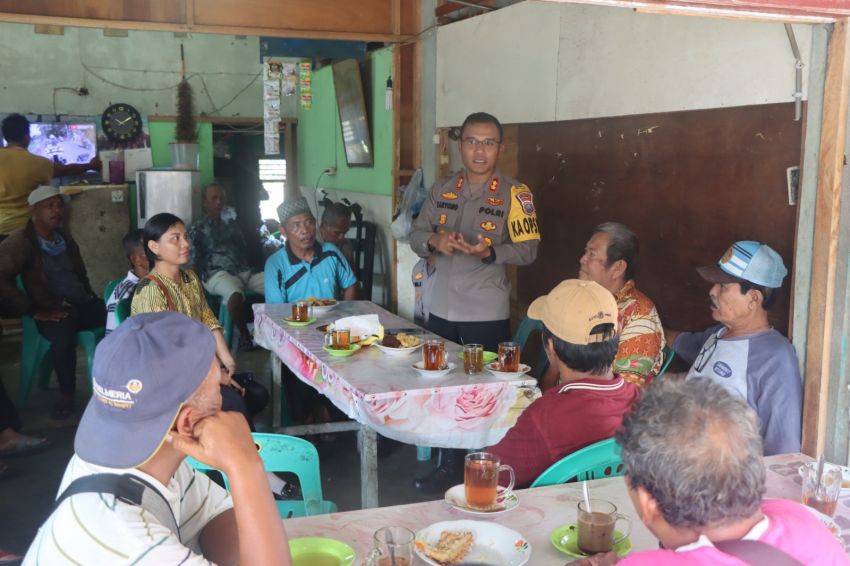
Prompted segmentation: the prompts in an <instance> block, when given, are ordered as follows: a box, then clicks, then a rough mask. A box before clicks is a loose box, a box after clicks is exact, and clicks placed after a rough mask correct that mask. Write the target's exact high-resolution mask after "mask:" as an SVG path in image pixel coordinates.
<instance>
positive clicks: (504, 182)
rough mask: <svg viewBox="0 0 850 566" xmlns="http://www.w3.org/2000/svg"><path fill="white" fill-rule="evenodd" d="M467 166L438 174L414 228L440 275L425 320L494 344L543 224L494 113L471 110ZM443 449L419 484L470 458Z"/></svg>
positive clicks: (457, 337) (435, 485)
mask: <svg viewBox="0 0 850 566" xmlns="http://www.w3.org/2000/svg"><path fill="white" fill-rule="evenodd" d="M458 146H459V148H460V152H461V157H462V159H463V165H464V168H463V170H462V171H460V172H459V173H456V174H454V175H452V176H449V177H445V178H443V179H440V180H439V181H437V182H436V183H435V184H434V186H432V187H431V190H430V191H429V195H428V199H427V200H426V201H425V204H424V205H423V207H422V211H421V212H420V214H419V217H418V218H417V219H416V221H415V222H414V223H413V229H412V230H411V233H410V247H411V248H412V249H413V251H414V252H415V253H416V254H417V255H419V256H420V257H428V256H431V255H435V256H436V272H435V277H436V280H435V281H434V284H433V291H432V295H431V314H430V316H429V318H428V322H427V325H426V327H427V328H428V330H430V331H432V332H434V333H435V334H438V335H440V336H442V337H443V338H445V339H447V340H451V341H453V342H456V343H465V344H473V343H474V344H483V345H484V348H485V349H486V350H489V351H495V350H496V349H497V347H498V344H499V342H503V341H506V340H510V337H511V328H510V312H509V309H510V291H511V286H510V282H509V281H508V277H507V273H506V272H505V265H507V264H512V265H528V264H530V263H531V262H533V261H534V259H535V258H536V257H537V247H538V244H539V243H540V231H539V229H538V226H537V215H536V214H535V210H534V200H533V198H532V195H531V191H530V190H529V189H528V187H526V186H525V185H523V184H521V183H519V182H517V181H516V180H514V179H511V178H510V177H507V176H506V175H503V174H502V173H501V172H500V171H499V170H498V169H497V168H496V164H497V161H498V159H499V155H500V154H501V152H502V148H503V145H502V125H501V124H500V123H499V121H498V120H497V119H496V118H495V117H494V116H492V115H490V114H487V113H485V112H476V113H474V114H470V115H469V116H467V118H466V120H464V122H463V126H462V127H461V137H460V140H459V142H458ZM457 452H458V451H453V450H444V451H443V458H442V460H443V463H442V465H441V466H440V468H438V469H437V470H436V471H435V472H434V473H433V474H432V475H431V476H429V477H426V478H423V479H419V480H417V481H416V482H415V485H416V487H418V488H422V489H425V490H439V489H441V488H442V487H443V485H444V484H446V483H447V482H448V481H451V480H452V479H454V478H453V476H454V475H455V474H456V472H457V468H458V464H457V461H458V460H459V467H460V468H461V469H462V466H463V458H462V457H461V455H460V454H458V453H457Z"/></svg>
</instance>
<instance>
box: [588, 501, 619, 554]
mask: <svg viewBox="0 0 850 566" xmlns="http://www.w3.org/2000/svg"><path fill="white" fill-rule="evenodd" d="M618 520H622V521H626V523H628V526H627V528H626V532H625V534H622V535H620V536H619V537H617V538H616V539H615V538H614V525H615V524H616V523H617V521H618ZM577 526H578V548H579V550H581V551H582V552H584V553H585V554H596V553H597V552H610V551H611V550H613V549H614V546H616V545H617V544H618V543H620V542H621V541H623V540H625V538H626V537H628V536H629V533H630V532H631V530H632V521H631V519H629V518H628V517H626V516H625V515H621V514H620V513H617V506H616V505H614V504H613V503H611V502H610V501H603V500H602V499H591V500H590V510H588V507H587V504H586V503H585V502H584V501H579V503H578V523H577Z"/></svg>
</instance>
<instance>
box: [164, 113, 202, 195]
mask: <svg viewBox="0 0 850 566" xmlns="http://www.w3.org/2000/svg"><path fill="white" fill-rule="evenodd" d="M148 128H149V131H150V136H151V154H152V155H153V166H154V167H171V149H169V147H168V144H169V143H171V142H173V141H174V131H175V125H174V122H148ZM198 143H200V144H201V158H200V161H201V164H200V166H201V185H202V186H203V185H206V184H207V183H211V182H212V181H213V141H212V124H210V123H209V122H200V123H199V124H198Z"/></svg>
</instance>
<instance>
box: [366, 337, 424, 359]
mask: <svg viewBox="0 0 850 566" xmlns="http://www.w3.org/2000/svg"><path fill="white" fill-rule="evenodd" d="M374 345H375V347H376V348H377V349H379V350H380V351H382V352H383V353H385V354H390V355H391V356H404V355H407V354H409V353H411V352H415V351H416V350H418V349H419V348H421V347H422V339H421V338H419V337H418V336H414V335H413V334H406V333H404V332H399V333H398V334H386V335H384V338H383V340H381V341H380V342H375V344H374Z"/></svg>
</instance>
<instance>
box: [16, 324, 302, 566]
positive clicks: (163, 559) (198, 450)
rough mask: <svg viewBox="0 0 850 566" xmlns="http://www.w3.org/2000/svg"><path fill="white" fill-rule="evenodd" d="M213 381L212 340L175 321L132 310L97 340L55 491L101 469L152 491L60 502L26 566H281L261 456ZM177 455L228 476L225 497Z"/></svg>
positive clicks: (202, 329)
mask: <svg viewBox="0 0 850 566" xmlns="http://www.w3.org/2000/svg"><path fill="white" fill-rule="evenodd" d="M220 380H221V369H220V364H219V362H218V360H217V359H216V356H215V340H214V339H213V337H212V334H210V332H209V330H208V329H207V327H206V326H204V325H203V324H201V323H199V322H196V321H194V320H192V319H190V318H189V317H187V316H185V315H182V314H180V313H176V312H172V311H167V312H159V313H145V314H140V315H137V316H134V317H132V318H130V319H128V320H127V321H126V322H124V323H123V324H121V326H119V327H118V328H117V329H116V330H115V332H113V333H112V334H110V335H109V336H107V337H106V338H104V340H103V341H102V342H101V343H100V344H99V345H98V347H97V351H96V353H95V358H94V371H93V379H92V389H93V395H92V398H91V400H90V401H89V404H88V407H87V408H86V411H85V414H84V415H83V418H82V420H81V421H80V426H79V428H78V429H77V435H76V438H75V442H74V452H75V453H74V456H73V457H72V458H71V461H70V463H69V464H68V467H67V469H66V470H65V476H64V477H63V478H62V483H61V485H60V488H59V493H60V494H61V493H63V492H64V491H65V490H66V489H67V488H68V486H69V485H71V484H72V483H73V482H75V481H76V480H78V479H80V478H91V476H94V475H96V474H104V473H106V474H118V475H124V474H127V475H130V476H131V477H132V478H135V480H134V481H138V480H141V481H142V482H144V483H146V484H147V486H148V489H147V491H153V492H158V494H157V493H152V494H151V497H150V499H149V500H146V499H144V498H142V503H141V504H140V505H136V504H133V503H130V502H127V501H126V500H125V499H119V498H117V497H115V496H114V495H112V494H110V493H100V492H98V491H99V489H94V490H93V491H92V490H83V491H82V492H79V493H75V494H74V495H71V496H69V497H66V498H61V496H60V502H59V504H58V505H57V506H56V508H55V509H54V511H53V513H52V514H51V515H50V517H49V518H48V519H47V521H46V522H45V523H44V525H42V527H41V529H39V531H38V534H37V535H36V538H35V540H34V541H33V543H32V545H31V546H30V548H29V551H28V552H27V555H26V557H25V558H24V564H26V565H27V566H29V565H34V564H128V565H129V564H151V565H159V564H198V565H200V564H210V563H222V564H225V563H226V564H234V563H237V562H238V563H240V564H284V565H289V564H290V555H289V550H288V545H287V539H286V532H285V530H284V528H283V523H282V521H281V520H280V517H279V515H278V512H277V508H276V506H275V503H274V500H273V499H272V496H271V493H270V491H269V484H268V482H267V481H266V476H265V473H264V471H263V463H262V460H261V459H260V457H259V454H258V453H257V449H256V448H255V446H254V442H253V439H252V437H251V434H250V432H249V430H248V425H247V423H246V422H245V419H244V418H243V417H242V415H240V414H238V413H231V412H223V411H221V410H220V407H221V394H220V392H219V383H220ZM186 456H191V457H193V458H195V459H197V460H199V461H201V462H204V463H205V464H207V465H209V466H212V467H214V468H217V469H219V470H221V471H222V472H224V473H225V474H227V477H228V479H229V481H230V487H231V493H232V498H231V495H230V494H228V493H227V492H226V491H225V490H224V489H223V488H221V487H219V486H218V485H216V484H214V483H212V482H211V481H210V479H209V478H208V477H207V476H205V475H203V474H201V473H200V472H197V473H196V472H195V471H194V470H193V469H192V468H191V467H190V466H189V464H188V462H186V461H185V460H186ZM77 485H79V484H77ZM160 496H161V497H160ZM150 500H154V501H155V502H161V503H163V502H162V500H164V503H163V504H162V505H161V506H159V507H158V506H157V505H155V504H151V503H150ZM166 504H167V506H166ZM163 511H164V512H165V513H163ZM167 513H170V514H171V517H169V516H168V515H167ZM163 518H164V519H163ZM172 518H173V520H171V519H172ZM171 523H173V525H172V524H171Z"/></svg>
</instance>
